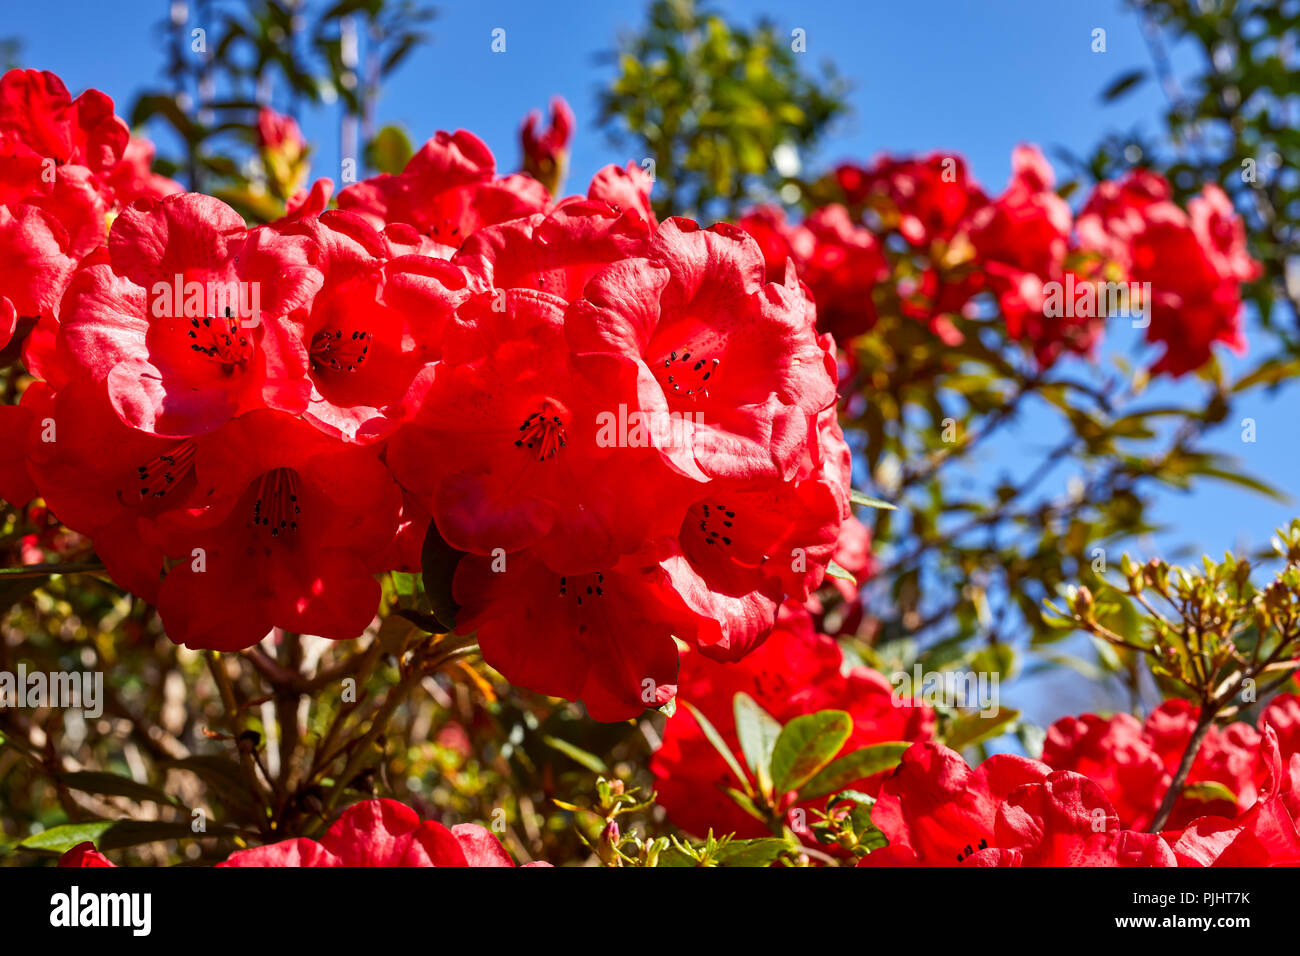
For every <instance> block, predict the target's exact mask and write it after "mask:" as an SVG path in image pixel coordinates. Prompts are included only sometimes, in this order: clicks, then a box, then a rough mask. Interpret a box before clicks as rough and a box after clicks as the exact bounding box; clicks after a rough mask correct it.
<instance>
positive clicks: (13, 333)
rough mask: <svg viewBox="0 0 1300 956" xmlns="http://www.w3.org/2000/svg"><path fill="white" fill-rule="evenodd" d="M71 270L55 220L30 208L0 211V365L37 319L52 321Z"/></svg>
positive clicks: (71, 262)
mask: <svg viewBox="0 0 1300 956" xmlns="http://www.w3.org/2000/svg"><path fill="white" fill-rule="evenodd" d="M75 267H76V260H75V259H74V258H73V256H72V255H71V254H70V251H69V248H68V234H67V232H66V231H65V230H64V228H63V226H62V225H61V224H60V223H59V221H58V220H57V219H55V218H54V217H53V216H51V215H50V214H49V213H47V212H45V211H44V210H42V209H38V208H37V207H35V206H28V205H20V206H15V207H14V208H13V209H10V208H9V207H7V206H0V364H8V361H7V360H8V359H10V358H12V357H13V356H14V355H15V354H16V352H17V350H18V348H19V345H20V344H21V342H22V340H23V338H24V337H25V336H26V335H27V334H28V333H29V332H30V331H31V330H32V329H33V328H34V327H35V326H36V325H37V323H38V322H39V321H40V320H41V318H42V317H46V318H51V319H52V318H54V316H55V315H56V313H57V310H58V307H59V300H60V298H62V295H63V290H64V289H65V288H66V287H67V284H68V279H69V278H70V277H71V275H72V272H73V269H74V268H75ZM15 337H16V341H14V344H13V346H12V347H11V348H6V347H7V346H9V345H10V342H11V340H15Z"/></svg>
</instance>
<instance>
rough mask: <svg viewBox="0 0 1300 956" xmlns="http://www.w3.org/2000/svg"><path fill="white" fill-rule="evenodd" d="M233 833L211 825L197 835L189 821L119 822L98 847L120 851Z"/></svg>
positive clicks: (112, 827) (225, 828) (108, 831)
mask: <svg viewBox="0 0 1300 956" xmlns="http://www.w3.org/2000/svg"><path fill="white" fill-rule="evenodd" d="M232 832H233V831H232V830H231V829H230V828H229V827H222V826H212V825H209V826H208V827H207V829H206V830H204V831H201V832H198V833H196V832H194V828H193V826H192V825H191V824H190V822H189V821H188V820H179V821H167V820H118V821H117V822H116V823H114V824H113V825H112V826H111V827H109V828H108V830H106V831H105V832H104V834H103V835H102V836H101V837H100V838H99V842H98V844H97V846H98V847H99V849H100V850H120V849H122V847H126V846H137V845H138V844H141V843H157V842H159V841H161V840H189V839H197V838H200V837H214V836H224V835H226V834H229V833H232Z"/></svg>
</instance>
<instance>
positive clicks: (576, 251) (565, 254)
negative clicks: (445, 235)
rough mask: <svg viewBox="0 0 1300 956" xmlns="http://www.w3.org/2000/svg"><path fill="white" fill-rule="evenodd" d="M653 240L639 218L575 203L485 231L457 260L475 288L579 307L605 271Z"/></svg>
mask: <svg viewBox="0 0 1300 956" xmlns="http://www.w3.org/2000/svg"><path fill="white" fill-rule="evenodd" d="M649 235H650V229H649V226H648V224H647V223H646V222H645V220H644V219H642V218H640V217H639V216H638V215H636V214H625V213H621V212H619V211H618V210H617V209H615V208H613V207H612V206H610V205H608V204H607V203H604V202H600V201H595V200H582V199H577V198H575V199H568V200H565V201H564V202H562V203H560V204H559V205H558V206H557V207H556V209H555V210H554V211H553V212H551V213H550V214H549V215H542V214H538V215H534V216H528V217H526V218H523V219H516V220H513V221H511V222H508V223H503V224H501V225H498V226H491V227H488V228H485V229H480V230H479V231H478V232H476V233H475V234H474V235H473V236H471V237H470V238H469V239H467V240H466V241H465V244H464V245H463V246H462V247H461V249H460V252H458V253H457V254H456V257H455V260H454V261H455V264H456V265H458V266H460V267H461V268H463V269H464V270H465V271H466V272H467V273H468V274H469V276H470V281H471V283H472V284H473V287H474V288H475V289H479V290H488V289H529V290H534V291H537V292H545V293H548V294H550V295H554V296H559V297H560V298H561V299H563V300H564V301H565V302H573V301H574V300H575V299H578V298H580V297H581V296H582V295H583V292H584V290H585V289H586V287H587V283H588V282H590V281H591V279H592V277H593V276H594V275H595V274H596V273H597V272H599V271H600V270H601V269H603V268H604V267H605V266H607V265H609V264H610V263H613V262H618V261H619V260H621V259H626V258H628V257H630V256H635V255H638V254H644V250H645V244H646V241H647V240H648V238H649Z"/></svg>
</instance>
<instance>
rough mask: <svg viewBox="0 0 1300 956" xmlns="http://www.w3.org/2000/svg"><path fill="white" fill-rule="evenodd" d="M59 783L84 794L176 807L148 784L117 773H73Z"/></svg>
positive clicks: (62, 776) (65, 775) (164, 794)
mask: <svg viewBox="0 0 1300 956" xmlns="http://www.w3.org/2000/svg"><path fill="white" fill-rule="evenodd" d="M59 782H60V783H61V784H63V785H64V786H65V787H71V788H72V789H73V790H80V791H82V792H83V793H103V794H108V795H109V796H113V797H126V798H127V799H128V800H134V801H135V802H136V803H144V802H146V801H147V802H150V803H163V804H169V805H175V803H176V801H175V799H174V798H172V797H171V796H169V795H167V794H166V793H164V792H163V791H162V790H159V789H158V788H157V787H151V786H148V785H147V784H143V783H136V782H135V781H134V780H132V779H131V778H130V777H120V776H118V775H117V774H115V773H100V772H98V771H95V770H78V771H75V772H73V773H65V774H60V776H59Z"/></svg>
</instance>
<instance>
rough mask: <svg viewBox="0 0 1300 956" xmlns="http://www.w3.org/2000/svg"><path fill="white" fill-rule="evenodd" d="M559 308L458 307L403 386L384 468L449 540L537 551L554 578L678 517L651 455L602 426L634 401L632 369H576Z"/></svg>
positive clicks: (666, 480) (667, 476) (505, 302)
mask: <svg viewBox="0 0 1300 956" xmlns="http://www.w3.org/2000/svg"><path fill="white" fill-rule="evenodd" d="M498 303H500V304H501V305H502V309H501V310H500V311H498V310H497V309H496V305H497V304H498ZM564 306H565V303H564V302H563V300H561V299H559V298H558V297H556V296H552V295H549V294H547V293H542V292H530V291H528V290H514V289H512V290H509V291H508V292H503V293H502V296H501V298H498V297H497V296H496V295H495V294H493V293H486V292H485V293H482V294H480V295H479V296H477V297H476V298H474V299H472V300H471V301H470V302H468V303H466V305H464V306H462V307H461V309H460V310H459V311H458V312H457V314H456V316H455V317H454V319H453V320H452V321H451V322H449V324H448V327H447V330H446V332H445V334H444V339H443V347H442V356H443V358H442V361H441V362H440V363H438V364H436V365H433V366H430V367H429V368H428V369H427V370H426V371H425V372H423V373H421V376H420V378H419V379H417V381H416V384H415V386H413V388H412V393H411V396H410V397H409V399H408V401H409V403H410V404H411V406H412V408H413V409H414V411H413V412H412V420H411V422H410V424H408V425H407V426H406V427H405V428H404V429H403V430H402V431H400V432H399V433H398V434H397V435H396V436H395V437H394V438H393V441H392V443H391V444H390V446H389V450H388V462H389V464H390V465H391V466H392V468H393V471H394V473H395V474H396V475H397V478H398V480H399V481H400V482H401V483H402V485H403V487H405V488H407V489H408V490H411V491H413V492H415V493H417V494H421V495H424V496H426V500H427V501H428V502H429V503H430V506H431V507H432V510H433V513H434V516H435V519H436V521H437V523H438V529H439V531H440V532H441V533H442V536H443V538H444V539H446V540H447V541H448V542H449V543H450V544H451V545H452V546H454V547H456V548H458V549H460V550H463V551H472V552H475V553H478V554H485V555H486V554H492V553H493V552H494V551H496V549H503V550H504V551H506V552H512V551H518V550H519V549H521V548H526V547H533V548H535V549H537V550H538V553H539V554H540V555H541V556H542V557H543V558H544V559H545V560H547V562H548V563H550V564H551V566H552V567H553V568H555V569H556V570H559V571H569V572H578V571H594V570H600V569H603V568H606V567H609V566H611V565H612V564H614V563H616V562H617V560H618V558H619V556H621V555H623V554H627V553H629V552H632V551H635V550H637V549H639V548H640V547H641V545H642V543H643V542H644V541H645V540H646V539H647V538H650V537H654V536H655V535H656V534H666V533H669V532H670V531H671V530H675V524H673V522H675V521H676V520H677V519H676V518H675V517H674V515H675V514H680V512H674V511H673V509H672V508H671V507H670V498H671V495H672V494H673V493H674V492H673V491H672V488H673V485H672V484H671V478H672V475H671V473H670V472H669V471H668V469H667V468H666V467H664V466H663V465H662V464H661V460H660V458H659V456H658V455H657V454H656V453H655V451H654V449H652V448H649V447H619V442H618V441H617V433H616V431H614V432H611V429H610V428H609V427H606V424H605V423H606V419H607V417H608V416H610V415H613V416H617V410H618V409H619V408H620V406H622V407H627V406H629V405H631V404H632V403H633V402H634V401H635V398H634V396H635V381H634V379H633V376H632V374H631V373H627V372H624V371H623V370H620V369H617V368H614V369H607V370H596V371H597V372H600V373H603V374H600V375H599V377H598V376H597V375H595V374H588V373H587V372H585V371H583V370H580V369H579V368H577V367H576V366H575V365H574V363H573V362H572V361H571V359H570V356H569V353H568V350H567V348H566V347H565V342H564ZM646 445H648V442H647V443H646ZM678 494H679V492H678ZM655 525H660V526H662V527H661V528H658V529H656V528H655V527H654V526H655Z"/></svg>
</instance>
